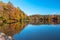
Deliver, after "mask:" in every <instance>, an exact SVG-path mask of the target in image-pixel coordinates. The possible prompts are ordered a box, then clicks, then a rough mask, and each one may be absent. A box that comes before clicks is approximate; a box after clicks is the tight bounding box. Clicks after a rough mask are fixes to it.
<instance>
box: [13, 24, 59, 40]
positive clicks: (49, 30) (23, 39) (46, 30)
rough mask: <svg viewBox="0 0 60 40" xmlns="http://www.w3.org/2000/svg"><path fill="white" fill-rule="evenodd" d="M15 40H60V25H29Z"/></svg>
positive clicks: (15, 36) (16, 35)
mask: <svg viewBox="0 0 60 40" xmlns="http://www.w3.org/2000/svg"><path fill="white" fill-rule="evenodd" d="M14 39H15V40H60V25H31V24H29V25H27V26H26V27H25V28H24V29H23V30H22V31H21V32H20V33H18V34H15V35H14Z"/></svg>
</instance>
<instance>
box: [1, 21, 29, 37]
mask: <svg viewBox="0 0 60 40" xmlns="http://www.w3.org/2000/svg"><path fill="white" fill-rule="evenodd" d="M27 24H28V23H27V22H16V23H11V24H7V23H5V24H2V25H0V32H3V33H5V34H6V35H8V36H13V35H14V34H16V33H19V32H20V31H21V30H22V29H23V28H24V27H25V26H26V25H27Z"/></svg>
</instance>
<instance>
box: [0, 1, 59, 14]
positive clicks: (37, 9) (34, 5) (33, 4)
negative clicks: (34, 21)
mask: <svg viewBox="0 0 60 40" xmlns="http://www.w3.org/2000/svg"><path fill="white" fill-rule="evenodd" d="M0 1H3V2H5V3H7V2H9V1H10V2H11V3H12V4H13V5H14V6H16V7H20V9H21V10H22V11H24V12H25V14H27V15H34V14H41V15H48V14H60V0H0Z"/></svg>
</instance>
